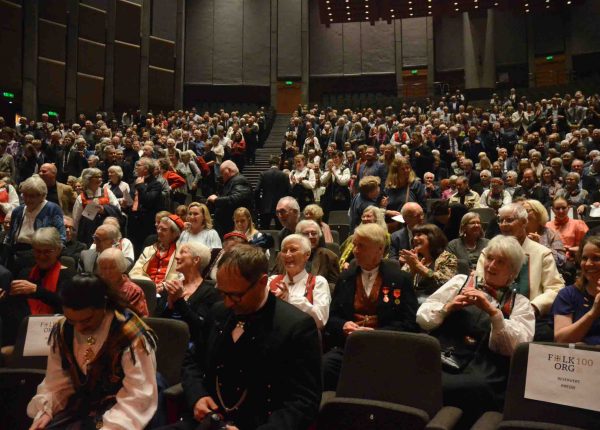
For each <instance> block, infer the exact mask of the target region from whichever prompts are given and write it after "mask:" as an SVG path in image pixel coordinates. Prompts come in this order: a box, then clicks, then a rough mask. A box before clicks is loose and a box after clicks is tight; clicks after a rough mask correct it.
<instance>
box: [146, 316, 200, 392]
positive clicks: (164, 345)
mask: <svg viewBox="0 0 600 430" xmlns="http://www.w3.org/2000/svg"><path fill="white" fill-rule="evenodd" d="M144 322H145V323H146V324H148V326H149V327H150V328H151V329H152V330H153V331H154V333H156V336H157V337H158V346H157V348H156V367H157V370H158V372H159V373H160V374H161V375H162V376H163V377H164V378H165V379H166V380H167V382H168V384H169V386H173V385H176V384H178V383H179V382H180V381H181V364H182V363H183V357H184V356H185V353H186V351H187V349H188V344H189V341H190V330H189V328H188V325H187V324H186V323H184V322H183V321H179V320H174V319H169V318H144Z"/></svg>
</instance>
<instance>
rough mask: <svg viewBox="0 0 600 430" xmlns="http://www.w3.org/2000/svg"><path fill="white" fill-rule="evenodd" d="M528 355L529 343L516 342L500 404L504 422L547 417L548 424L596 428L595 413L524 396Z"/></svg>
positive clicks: (598, 422) (597, 418) (597, 415)
mask: <svg viewBox="0 0 600 430" xmlns="http://www.w3.org/2000/svg"><path fill="white" fill-rule="evenodd" d="M536 343H537V342H536ZM542 343H543V342H542ZM543 344H544V343H543ZM546 345H552V346H559V347H564V348H568V345H566V344H564V345H561V344H555V343H547V344H546ZM577 348H579V347H577ZM528 358H529V344H528V343H522V344H520V345H518V346H517V349H516V350H515V353H514V354H513V357H512V361H511V364H510V374H509V377H508V386H507V388H506V400H505V403H504V414H503V420H504V421H507V420H511V421H517V420H518V421H536V422H539V423H546V422H548V421H549V420H551V421H550V422H551V423H552V424H559V425H565V426H573V427H579V428H584V429H588V428H589V429H598V428H600V413H599V412H595V411H590V410H585V409H580V408H574V407H572V406H564V405H559V404H556V403H548V402H542V401H539V400H532V399H526V398H525V382H526V379H527V361H528ZM540 428H541V427H540Z"/></svg>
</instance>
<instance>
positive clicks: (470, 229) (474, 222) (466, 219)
mask: <svg viewBox="0 0 600 430" xmlns="http://www.w3.org/2000/svg"><path fill="white" fill-rule="evenodd" d="M458 232H459V234H460V236H461V237H463V238H467V239H470V240H479V239H480V238H482V237H483V233H484V232H483V228H481V219H480V218H479V214H478V213H475V212H467V213H466V214H464V215H463V217H462V219H461V220H460V228H459V230H458Z"/></svg>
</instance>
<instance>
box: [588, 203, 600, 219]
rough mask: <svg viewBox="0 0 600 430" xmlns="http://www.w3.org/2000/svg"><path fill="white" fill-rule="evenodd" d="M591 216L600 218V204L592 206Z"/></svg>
mask: <svg viewBox="0 0 600 430" xmlns="http://www.w3.org/2000/svg"><path fill="white" fill-rule="evenodd" d="M590 218H600V206H598V207H596V206H592V207H591V208H590Z"/></svg>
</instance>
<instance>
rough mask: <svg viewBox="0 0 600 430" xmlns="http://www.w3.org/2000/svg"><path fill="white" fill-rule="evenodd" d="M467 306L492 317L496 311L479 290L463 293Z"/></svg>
mask: <svg viewBox="0 0 600 430" xmlns="http://www.w3.org/2000/svg"><path fill="white" fill-rule="evenodd" d="M464 295H465V297H466V298H467V301H468V302H469V304H472V305H475V306H477V307H478V308H479V309H481V310H482V311H484V312H485V313H487V314H488V315H490V316H492V315H493V314H494V313H496V311H497V310H498V309H496V307H494V306H492V304H491V303H490V302H489V301H488V299H487V297H486V295H485V293H484V292H483V291H481V290H476V289H471V290H467V291H465V292H464Z"/></svg>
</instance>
